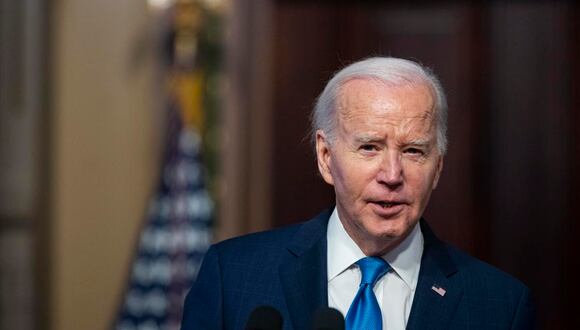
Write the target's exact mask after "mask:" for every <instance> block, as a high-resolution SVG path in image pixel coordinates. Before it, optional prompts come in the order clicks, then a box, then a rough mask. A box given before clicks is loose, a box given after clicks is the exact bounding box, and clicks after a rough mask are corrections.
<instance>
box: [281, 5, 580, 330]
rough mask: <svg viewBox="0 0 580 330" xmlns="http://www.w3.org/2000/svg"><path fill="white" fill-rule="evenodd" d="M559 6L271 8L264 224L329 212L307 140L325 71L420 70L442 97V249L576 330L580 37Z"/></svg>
mask: <svg viewBox="0 0 580 330" xmlns="http://www.w3.org/2000/svg"><path fill="white" fill-rule="evenodd" d="M579 18H580V17H579V15H578V9H577V7H576V6H574V5H571V4H567V3H564V2H562V3H558V4H542V3H532V4H502V3H494V4H491V5H485V6H484V5H477V6H476V5H465V4H448V5H444V6H406V5H397V4H389V5H382V4H378V2H377V3H373V2H365V4H364V5H354V4H350V5H349V4H346V3H341V4H338V5H336V4H331V3H330V2H320V3H316V2H290V1H279V2H276V3H275V15H274V22H275V23H274V26H275V31H274V35H275V43H274V54H275V55H274V68H275V69H274V70H275V71H274V98H273V104H272V108H273V109H274V113H273V122H272V125H273V128H274V130H273V132H274V136H273V138H274V141H275V143H274V144H273V149H272V155H273V170H274V178H273V186H272V192H273V194H272V195H273V196H272V197H273V210H272V212H273V214H272V216H273V219H275V224H276V225H283V224H288V223H293V222H297V221H300V220H303V219H306V218H308V217H310V216H312V215H314V214H315V213H317V212H318V211H319V210H320V209H322V208H324V207H327V206H329V205H331V204H332V201H333V192H332V189H331V188H330V187H328V186H326V185H325V184H324V183H323V181H322V179H321V178H320V177H319V176H318V173H317V168H316V164H315V161H314V156H313V153H312V148H311V147H310V144H309V141H308V139H307V131H308V125H309V123H308V117H309V114H310V111H311V109H312V106H313V104H314V101H315V99H316V97H317V95H318V93H320V91H321V90H322V88H323V87H324V84H325V82H326V81H327V80H328V79H329V78H330V76H331V74H332V73H333V72H334V71H336V70H337V69H339V68H340V67H342V66H344V65H345V64H348V63H350V62H352V61H354V60H358V59H361V58H364V57H368V56H372V55H392V56H397V57H405V58H410V59H414V60H416V61H419V62H421V63H423V64H426V65H427V66H429V67H431V68H432V69H433V70H434V71H435V72H436V73H437V74H438V75H439V77H440V78H441V80H442V83H443V85H444V87H445V89H446V91H447V93H448V98H449V107H450V116H449V141H450V144H449V152H448V155H447V156H446V159H445V167H444V173H443V177H442V179H441V182H440V186H439V188H438V189H437V191H436V192H435V193H434V195H433V196H432V200H431V203H430V205H429V207H428V210H427V212H426V215H425V216H426V218H427V219H428V221H429V222H430V223H431V224H432V226H433V227H434V229H435V231H436V232H437V233H438V234H439V236H441V237H442V238H444V239H445V240H447V241H450V242H452V243H453V244H455V245H457V246H459V247H461V248H463V249H465V250H467V251H468V252H470V253H471V254H473V255H475V256H477V257H479V258H481V259H483V260H486V261H488V262H490V263H492V264H494V265H496V266H498V267H499V268H501V269H504V270H505V271H507V272H509V273H511V274H513V275H515V276H517V277H519V278H520V279H522V280H523V281H524V282H525V283H527V284H528V285H529V286H530V287H531V288H532V290H533V292H534V294H535V297H536V303H537V305H538V309H539V321H540V325H541V328H544V329H564V328H575V327H576V328H577V327H579V326H580V322H579V318H578V317H577V313H576V312H575V308H573V307H571V306H574V305H577V304H575V296H576V295H578V294H580V290H579V289H580V284H577V283H576V282H577V281H576V280H575V278H576V276H575V274H577V272H578V270H579V269H580V267H579V261H578V260H580V257H578V256H577V253H576V252H575V251H577V250H578V248H577V247H576V244H575V241H576V235H577V234H579V231H578V229H579V225H578V224H577V221H576V218H577V216H576V215H577V214H578V213H579V212H580V208H579V206H578V205H579V204H580V203H579V202H580V197H578V195H579V194H580V188H579V187H580V177H579V174H578V169H580V167H579V165H580V156H579V155H580V134H579V133H578V131H577V127H579V125H580V116H579V115H578V112H579V111H578V109H579V106H580V87H578V86H580V81H579V80H580V78H578V77H579V76H580V65H579V64H578V58H580V48H579V44H580V37H579V30H580V26H579V24H578V19H579Z"/></svg>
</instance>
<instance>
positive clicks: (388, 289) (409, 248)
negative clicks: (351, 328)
mask: <svg viewBox="0 0 580 330" xmlns="http://www.w3.org/2000/svg"><path fill="white" fill-rule="evenodd" d="M326 235H327V241H328V252H327V261H328V304H329V306H330V307H332V308H336V309H338V310H339V311H340V312H341V313H342V314H343V316H345V317H346V313H347V312H348V309H349V307H350V304H351V303H352V300H353V299H354V296H355V295H356V293H357V291H358V287H359V284H360V281H361V273H360V270H359V268H358V266H357V265H355V262H357V261H358V260H359V259H361V258H364V257H366V256H365V254H364V253H363V252H362V251H361V249H360V248H359V247H358V245H356V243H355V242H354V241H353V240H352V239H351V238H350V236H349V235H348V234H347V232H346V231H345V229H344V226H343V225H342V223H341V222H340V219H339V217H338V212H337V210H336V208H335V209H334V211H333V212H332V215H331V216H330V220H329V222H328V231H327V234H326ZM422 255H423V234H422V233H421V228H420V226H419V224H418V223H417V225H415V227H414V228H413V230H412V231H411V233H410V234H409V236H408V237H407V238H405V240H403V241H402V242H401V244H399V245H398V246H396V247H395V248H394V249H393V250H391V251H390V252H389V253H387V254H385V255H383V256H382V258H383V259H385V260H386V261H387V262H388V263H389V265H391V267H392V270H391V271H389V272H388V273H387V274H385V275H384V276H383V277H382V278H381V279H379V280H378V281H377V283H376V285H375V287H374V292H375V296H376V297H377V301H378V303H379V306H380V308H381V313H382V316H383V330H398V329H400V330H404V329H405V328H406V326H407V320H408V319H409V313H410V312H411V306H412V304H413V297H414V295H415V289H416V288H417V280H418V278H419V268H420V266H421V257H422Z"/></svg>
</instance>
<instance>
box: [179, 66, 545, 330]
mask: <svg viewBox="0 0 580 330" xmlns="http://www.w3.org/2000/svg"><path fill="white" fill-rule="evenodd" d="M446 107H447V106H446V100H445V95H444V93H443V90H442V88H441V86H440V83H439V82H438V80H437V78H436V77H435V76H434V75H433V74H432V73H430V71H428V70H427V69H425V68H423V67H421V66H420V65H418V64H417V63H414V62H411V61H407V60H403V59H397V58H370V59H367V60H363V61H360V62H357V63H354V64H352V65H350V66H348V67H346V68H344V69H343V70H341V71H339V72H338V73H337V74H336V75H335V76H334V77H333V78H332V79H331V80H330V81H329V83H328V84H327V86H326V88H325V89H324V91H323V92H322V94H321V95H320V97H319V99H318V102H317V105H316V107H315V110H314V115H313V139H314V141H315V145H316V155H317V160H318V169H319V171H320V174H321V176H322V178H323V179H324V180H325V181H326V182H327V183H328V184H331V185H332V186H334V190H335V194H336V207H335V208H333V209H331V210H328V211H325V212H323V213H322V214H320V215H318V216H317V217H315V218H314V219H312V220H310V221H308V222H305V223H302V224H298V225H294V226H290V227H288V228H283V229H277V230H273V231H269V232H264V233H257V234H252V235H248V236H244V237H240V238H235V239H232V240H228V241H225V242H222V243H219V244H216V245H214V246H212V248H211V249H210V250H209V251H208V253H207V255H206V257H205V260H204V263H203V265H202V268H201V270H200V273H199V276H198V279H197V282H196V283H195V284H194V286H193V287H192V289H191V291H190V292H189V294H188V296H187V299H186V302H185V311H184V318H183V327H182V329H183V330H189V329H222V328H223V329H241V328H243V327H244V325H245V323H246V322H247V320H248V316H249V315H250V313H251V312H252V310H253V309H254V308H256V307H257V306H261V305H270V306H273V307H274V308H276V309H277V310H279V311H280V313H281V314H282V317H283V319H284V329H309V328H310V322H311V319H312V315H313V313H314V311H315V310H316V309H317V308H319V307H321V306H330V307H334V308H336V309H338V310H339V311H340V312H341V313H342V314H343V315H345V316H346V326H347V328H348V329H385V330H393V329H529V328H531V327H532V323H533V309H532V306H531V303H530V297H529V290H528V289H527V288H526V287H525V286H524V285H523V284H521V283H520V282H519V281H517V280H516V279H514V278H512V277H510V276H509V275H507V274H505V273H502V272H501V271H499V270H497V269H495V268H493V267H491V266H489V265H487V264H484V263H483V262H481V261H478V260H476V259H474V258H472V257H470V256H468V255H466V254H464V253H462V252H460V251H458V250H456V249H454V248H453V247H450V246H448V245H446V244H444V243H443V242H441V241H440V240H438V239H437V238H436V237H435V235H434V234H433V233H432V231H431V230H430V229H429V227H428V226H427V224H426V222H424V221H423V220H420V219H421V216H422V214H423V211H424V209H425V207H426V206H427V203H428V201H429V197H430V195H431V191H432V190H434V189H435V187H436V186H437V182H438V180H439V176H440V174H441V170H442V167H443V156H444V154H445V150H446V112H447V109H446Z"/></svg>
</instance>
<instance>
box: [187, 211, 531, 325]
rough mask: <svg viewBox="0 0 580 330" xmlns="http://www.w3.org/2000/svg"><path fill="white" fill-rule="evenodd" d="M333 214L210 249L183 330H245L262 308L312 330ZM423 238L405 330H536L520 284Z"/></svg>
mask: <svg viewBox="0 0 580 330" xmlns="http://www.w3.org/2000/svg"><path fill="white" fill-rule="evenodd" d="M331 211H332V210H327V211H325V212H323V213H321V214H320V215H318V216H317V217H315V218H314V219H312V220H310V221H307V222H304V223H301V224H297V225H293V226H289V227H285V228H282V229H276V230H272V231H267V232H262V233H256V234H251V235H247V236H243V237H238V238H234V239H231V240H227V241H224V242H220V243H218V244H215V245H213V246H212V247H211V248H210V249H209V251H208V253H207V255H206V256H205V258H204V261H203V265H202V266H201V270H200V273H199V275H198V278H197V281H196V283H195V284H194V286H193V287H192V288H191V290H190V291H189V293H188V295H187V298H186V301H185V309H184V316H183V323H182V330H197V329H244V328H245V325H246V322H247V321H248V317H249V315H250V313H251V312H252V311H253V310H254V309H255V308H256V307H258V306H261V305H269V306H272V307H274V308H276V309H277V310H278V311H280V313H281V314H282V318H283V319H284V325H283V329H284V330H291V329H295V330H303V329H311V328H312V318H313V314H314V311H316V310H317V309H318V308H320V307H326V306H328V278H327V244H326V243H327V242H326V228H327V225H328V218H329V217H330V214H331ZM421 231H422V232H423V236H424V239H425V246H424V250H423V257H422V259H421V270H420V271H419V279H418V283H417V289H416V290H415V297H414V298H413V306H412V307H411V312H410V315H409V320H408V323H407V329H409V330H525V329H533V324H534V308H533V305H532V302H531V298H530V291H529V289H528V288H527V287H526V286H525V285H524V284H522V283H521V282H520V281H518V280H516V279H515V278H513V277H511V276H510V275H508V274H506V273H504V272H502V271H500V270H498V269H496V268H494V267H492V266H490V265H488V264H486V263H484V262H482V261H480V260H477V259H475V258H473V257H471V256H469V255H467V254H465V253H463V252H461V251H459V250H457V249H455V248H453V247H451V246H449V245H447V244H445V243H443V242H442V241H440V240H439V239H438V238H437V237H436V236H435V235H434V234H433V232H432V231H431V229H430V228H429V226H428V225H427V223H426V222H425V221H421Z"/></svg>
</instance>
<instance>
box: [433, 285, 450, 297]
mask: <svg viewBox="0 0 580 330" xmlns="http://www.w3.org/2000/svg"><path fill="white" fill-rule="evenodd" d="M431 290H433V291H435V292H437V293H438V294H439V295H440V296H441V297H443V296H445V293H447V291H446V290H445V289H443V288H442V287H440V286H439V285H437V284H433V286H432V287H431Z"/></svg>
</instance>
